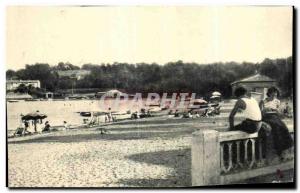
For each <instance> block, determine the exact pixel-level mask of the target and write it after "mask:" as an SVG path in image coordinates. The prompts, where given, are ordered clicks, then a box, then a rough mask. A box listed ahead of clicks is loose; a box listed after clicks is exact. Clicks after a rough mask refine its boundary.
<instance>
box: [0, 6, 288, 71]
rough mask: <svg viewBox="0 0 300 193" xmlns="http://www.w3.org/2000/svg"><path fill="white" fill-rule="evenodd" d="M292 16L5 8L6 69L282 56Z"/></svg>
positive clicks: (273, 9) (270, 10)
mask: <svg viewBox="0 0 300 193" xmlns="http://www.w3.org/2000/svg"><path fill="white" fill-rule="evenodd" d="M292 12H293V10H292V7H288V6H285V7H280V6H270V7H263V6H244V7H220V6H219V7H201V6H177V7H175V6H174V7H172V6H169V7H168V6H157V7H153V6H152V7H151V6H148V7H147V6H132V7H129V6H128V7H118V6H99V7H72V6H64V7H61V6H52V7H46V6H40V7H38V6H35V7H34V6H8V7H7V8H6V68H7V69H14V70H17V69H21V68H24V67H25V65H26V64H34V63H48V64H50V65H57V64H58V63H59V62H70V63H72V64H74V65H78V66H81V65H83V64H86V63H93V64H100V63H114V62H127V63H140V62H146V63H153V62H155V63H158V64H165V63H167V62H174V61H178V60H182V61H184V62H196V63H199V64H205V63H213V62H229V61H235V62H243V61H248V62H255V63H256V62H261V61H263V59H264V58H272V59H273V58H282V57H288V56H291V55H292V33H293V30H292V29H293V26H292V22H293V16H292Z"/></svg>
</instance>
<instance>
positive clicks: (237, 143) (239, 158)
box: [236, 141, 243, 168]
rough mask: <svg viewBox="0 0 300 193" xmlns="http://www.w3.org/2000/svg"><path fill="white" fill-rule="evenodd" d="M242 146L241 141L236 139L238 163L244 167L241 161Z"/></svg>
mask: <svg viewBox="0 0 300 193" xmlns="http://www.w3.org/2000/svg"><path fill="white" fill-rule="evenodd" d="M240 147H241V141H236V163H237V166H239V167H241V168H242V167H243V163H242V162H241V152H240Z"/></svg>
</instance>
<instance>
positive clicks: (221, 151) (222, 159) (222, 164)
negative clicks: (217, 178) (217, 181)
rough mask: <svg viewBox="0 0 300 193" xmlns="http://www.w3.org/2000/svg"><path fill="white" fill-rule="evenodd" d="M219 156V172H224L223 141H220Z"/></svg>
mask: <svg viewBox="0 0 300 193" xmlns="http://www.w3.org/2000/svg"><path fill="white" fill-rule="evenodd" d="M220 156H221V159H220V160H221V163H220V164H221V172H225V166H224V143H221V149H220Z"/></svg>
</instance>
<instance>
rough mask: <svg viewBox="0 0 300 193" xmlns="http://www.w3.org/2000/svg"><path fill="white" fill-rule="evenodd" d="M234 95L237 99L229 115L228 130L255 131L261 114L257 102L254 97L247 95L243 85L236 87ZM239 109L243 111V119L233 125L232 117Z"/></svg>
mask: <svg viewBox="0 0 300 193" xmlns="http://www.w3.org/2000/svg"><path fill="white" fill-rule="evenodd" d="M234 95H235V96H236V97H237V98H238V100H237V102H236V103H235V105H234V108H233V109H232V111H231V113H230V115H229V124H230V128H229V130H230V131H236V130H239V131H244V132H247V133H255V132H257V131H258V130H259V129H260V127H261V124H262V122H261V119H262V115H261V111H260V108H259V105H258V102H257V101H256V100H255V99H254V98H252V97H249V96H247V90H246V89H245V88H244V87H238V88H237V89H236V90H235V92H234ZM239 111H242V112H243V115H244V118H245V120H244V121H242V122H241V123H240V124H238V125H234V117H235V115H236V113H237V112H239Z"/></svg>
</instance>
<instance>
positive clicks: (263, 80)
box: [231, 74, 276, 99]
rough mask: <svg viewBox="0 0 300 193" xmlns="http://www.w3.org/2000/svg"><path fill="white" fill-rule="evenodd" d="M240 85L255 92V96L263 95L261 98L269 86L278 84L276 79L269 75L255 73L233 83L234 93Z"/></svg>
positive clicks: (263, 96)
mask: <svg viewBox="0 0 300 193" xmlns="http://www.w3.org/2000/svg"><path fill="white" fill-rule="evenodd" d="M239 86H243V87H245V88H246V89H247V90H248V91H249V92H250V93H253V96H255V98H259V96H257V95H261V98H262V99H264V98H265V97H266V94H267V90H268V88H270V87H272V86H276V81H275V80H274V79H271V78H270V77H268V76H264V75H261V74H255V75H253V76H250V77H247V78H244V79H242V80H238V81H235V82H233V83H231V87H232V93H234V91H235V89H236V88H237V87H239Z"/></svg>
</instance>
